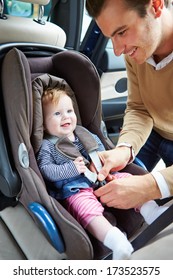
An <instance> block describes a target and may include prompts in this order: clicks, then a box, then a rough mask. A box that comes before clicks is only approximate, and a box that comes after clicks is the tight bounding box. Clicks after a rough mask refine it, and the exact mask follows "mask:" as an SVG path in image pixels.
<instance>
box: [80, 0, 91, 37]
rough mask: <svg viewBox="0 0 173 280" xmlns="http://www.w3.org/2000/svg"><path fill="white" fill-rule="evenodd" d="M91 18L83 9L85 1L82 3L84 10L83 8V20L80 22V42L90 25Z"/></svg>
mask: <svg viewBox="0 0 173 280" xmlns="http://www.w3.org/2000/svg"><path fill="white" fill-rule="evenodd" d="M91 20H92V18H91V17H90V16H89V14H88V12H87V10H86V9H85V3H84V10H83V22H82V32H81V42H82V40H83V38H84V36H85V34H86V32H87V29H88V27H89V25H90V22H91Z"/></svg>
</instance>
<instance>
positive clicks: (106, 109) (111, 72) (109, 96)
mask: <svg viewBox="0 0 173 280" xmlns="http://www.w3.org/2000/svg"><path fill="white" fill-rule="evenodd" d="M98 68H99V70H100V72H101V73H102V74H101V95H102V111H103V118H104V122H105V124H106V127H107V131H108V134H109V137H110V139H111V140H112V141H113V143H114V144H116V142H117V139H118V136H119V132H120V129H121V127H122V124H123V117H124V111H125V108H126V102H127V73H126V69H125V62H124V57H123V56H119V57H116V56H115V55H114V52H113V48H112V45H110V41H109V42H108V44H107V47H106V49H105V51H104V54H103V56H102V58H101V60H100V63H99V65H98Z"/></svg>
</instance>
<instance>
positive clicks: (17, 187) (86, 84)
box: [0, 44, 146, 259]
mask: <svg viewBox="0 0 173 280" xmlns="http://www.w3.org/2000/svg"><path fill="white" fill-rule="evenodd" d="M7 50H8V53H7V54H6V55H5V58H4V53H5V52H6V51H7ZM2 53H3V56H2V57H1V60H2V75H1V77H2V78H1V83H2V84H1V86H2V94H3V100H2V102H3V104H4V107H3V108H2V109H3V110H2V114H1V115H2V116H1V120H2V118H3V122H2V124H3V127H2V131H3V137H5V139H4V143H3V149H4V150H6V158H7V160H6V159H5V164H4V165H5V168H4V169H3V168H2V167H1V170H0V172H1V178H5V180H4V182H5V183H4V182H3V184H2V186H0V191H1V192H2V194H3V195H4V196H5V197H11V198H14V197H17V200H18V201H19V202H18V203H19V204H20V207H24V208H25V209H26V210H27V211H28V212H29V213H30V215H31V216H32V218H33V220H34V221H35V222H36V223H37V224H38V223H39V225H40V224H41V225H40V226H41V229H42V230H44V227H43V223H44V221H43V222H42V221H40V219H39V220H38V218H37V216H36V215H35V213H34V212H33V211H32V209H31V208H32V207H30V206H33V203H36V206H37V204H38V205H39V207H40V206H41V207H43V208H41V211H42V209H43V211H45V215H50V219H52V221H53V224H55V227H56V230H57V231H58V232H59V233H60V235H59V237H60V239H61V237H62V239H61V240H62V242H63V249H62V252H61V251H60V252H59V253H60V254H59V259H104V258H109V257H110V258H111V251H110V250H108V249H107V248H106V247H104V246H103V245H102V244H101V243H99V242H98V241H97V240H95V239H94V238H92V237H91V236H89V235H88V233H87V232H86V231H85V230H84V229H83V228H82V227H81V226H80V225H79V224H78V222H77V221H76V220H75V219H74V218H73V217H72V216H71V215H70V214H69V213H68V212H67V211H66V210H65V209H64V208H63V206H62V205H61V204H60V203H59V202H58V201H57V200H55V199H54V198H52V197H51V196H50V195H49V194H48V192H47V189H46V185H45V182H44V180H43V178H42V176H41V174H40V171H39V169H38V166H37V163H36V159H35V153H36V152H37V149H38V148H39V145H40V143H41V140H42V137H43V127H42V111H41V98H40V89H41V90H42V89H43V87H44V86H45V85H46V86H47V85H48V84H49V85H50V84H52V83H54V82H56V79H58V78H60V79H64V80H65V81H66V82H67V83H68V85H70V87H71V89H72V90H73V92H74V93H75V95H74V98H75V99H76V103H77V107H76V108H77V109H76V110H78V112H77V114H78V119H79V122H81V123H82V125H83V126H84V127H86V128H87V129H88V130H90V131H91V132H93V133H95V134H97V135H98V136H99V137H100V138H101V140H102V142H103V144H104V145H105V147H106V149H110V148H112V147H113V144H112V143H111V141H110V140H109V139H108V138H106V136H104V135H103V133H102V131H101V121H102V114H101V97H100V80H99V76H98V73H97V70H96V68H95V67H94V65H93V64H92V63H91V61H90V60H89V59H88V58H87V57H86V56H85V55H82V54H80V53H78V52H75V51H67V50H59V51H58V49H56V48H53V47H52V46H50V47H48V46H45V45H42V46H41V45H39V44H38V45H36V44H35V45H32V47H31V46H30V45H29V44H28V45H23V44H18V45H17V48H13V45H11V46H9V45H8V46H7V48H5V47H4V49H3V51H2ZM45 74H46V75H45ZM9 77H10V82H9ZM43 77H44V78H43ZM45 77H46V79H45ZM52 77H55V81H54V78H52ZM32 82H33V85H34V87H35V86H36V85H37V86H36V90H35V92H34V95H32ZM34 87H33V88H34ZM4 124H5V126H4ZM4 135H5V136H4ZM6 166H7V168H6ZM5 169H7V170H9V173H10V176H9V174H6V170H5ZM126 171H128V172H130V173H132V174H144V173H145V172H146V171H145V170H143V169H142V168H140V167H138V166H136V165H134V164H131V165H129V166H128V167H127V168H126ZM14 174H15V176H14ZM9 177H10V178H12V182H6V180H7V181H8V178H9ZM13 177H16V182H14V181H15V180H14V178H13ZM7 189H8V190H9V191H7ZM9 192H10V195H9ZM13 202H14V201H13ZM11 203H12V202H11ZM11 205H12V204H11ZM8 208H9V207H8ZM5 210H6V209H5ZM108 210H109V211H108ZM14 212H15V208H14ZM37 213H38V212H37ZM105 216H106V217H107V218H108V219H109V220H110V221H111V222H112V223H117V224H118V226H119V227H120V228H121V229H122V230H123V231H126V232H127V235H128V237H131V236H132V235H133V234H134V233H135V232H136V231H137V230H138V229H139V228H140V227H141V225H142V223H143V219H142V217H141V215H140V214H139V213H136V212H135V211H134V210H133V209H130V210H117V209H108V208H106V210H105ZM43 219H44V218H43ZM50 219H49V217H48V220H50ZM45 234H47V229H46V233H45ZM49 237H50V236H49ZM32 238H34V237H32ZM49 241H50V242H51V240H50V239H49ZM52 245H53V246H54V243H52ZM40 250H41V248H40Z"/></svg>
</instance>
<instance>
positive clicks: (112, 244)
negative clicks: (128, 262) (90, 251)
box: [86, 216, 133, 260]
mask: <svg viewBox="0 0 173 280" xmlns="http://www.w3.org/2000/svg"><path fill="white" fill-rule="evenodd" d="M86 229H87V230H88V231H89V232H90V233H91V234H92V235H93V236H94V237H96V238H97V239H98V240H100V241H101V242H102V243H103V244H104V245H105V246H107V247H108V248H110V249H111V250H112V251H113V259H114V260H125V259H128V258H129V257H130V255H131V254H132V252H133V247H132V245H131V243H130V242H129V241H128V239H127V238H126V236H125V235H124V234H123V233H122V232H121V231H120V230H119V229H118V228H117V227H113V226H112V225H111V224H110V223H109V222H108V220H107V219H106V218H105V217H104V216H96V217H95V218H93V220H92V221H91V222H90V223H89V224H88V225H87V227H86Z"/></svg>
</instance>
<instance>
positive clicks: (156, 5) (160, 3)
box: [152, 0, 164, 18]
mask: <svg viewBox="0 0 173 280" xmlns="http://www.w3.org/2000/svg"><path fill="white" fill-rule="evenodd" d="M152 7H153V9H154V13H155V17H156V18H157V17H160V15H161V13H162V9H163V7H164V0H152Z"/></svg>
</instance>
